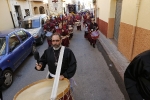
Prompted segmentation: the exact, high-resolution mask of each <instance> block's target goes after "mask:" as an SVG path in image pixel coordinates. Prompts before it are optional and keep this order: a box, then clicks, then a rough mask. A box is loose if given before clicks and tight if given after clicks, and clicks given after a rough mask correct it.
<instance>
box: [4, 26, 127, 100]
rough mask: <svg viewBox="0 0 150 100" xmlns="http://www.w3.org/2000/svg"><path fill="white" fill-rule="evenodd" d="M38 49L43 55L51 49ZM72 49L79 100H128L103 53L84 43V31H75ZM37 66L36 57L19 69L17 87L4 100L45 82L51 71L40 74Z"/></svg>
mask: <svg viewBox="0 0 150 100" xmlns="http://www.w3.org/2000/svg"><path fill="white" fill-rule="evenodd" d="M37 48H38V51H39V52H40V54H42V53H43V52H44V49H45V48H47V43H46V41H45V43H44V44H43V45H42V46H38V47H37ZM70 48H71V49H72V51H73V52H74V54H75V56H76V59H77V65H78V67H77V71H76V74H75V76H74V79H75V81H76V83H77V86H76V87H75V88H74V93H73V96H74V99H75V100H125V97H124V95H123V94H122V92H121V90H120V88H119V87H118V84H117V83H116V81H115V78H114V77H113V75H112V74H111V71H110V69H109V67H108V66H107V64H106V61H105V59H104V57H103V56H102V54H101V52H99V51H98V49H97V47H96V48H93V47H92V46H91V45H90V43H89V42H88V41H87V40H86V39H84V32H83V31H76V28H75V31H74V37H73V38H72V40H71V41H70ZM35 63H36V61H35V60H34V58H33V56H30V57H28V58H27V59H26V60H25V61H24V63H23V64H22V65H21V66H20V67H19V68H18V69H17V71H16V72H15V76H14V83H13V84H12V86H11V87H10V88H8V89H7V90H5V91H4V92H3V96H4V100H12V99H13V96H14V95H15V94H16V93H17V91H19V90H20V89H21V88H23V87H25V86H27V85H28V84H30V83H32V82H35V81H37V80H40V79H43V78H45V76H46V74H47V71H46V70H45V71H44V72H39V71H36V70H35V69H34V66H35ZM121 82H122V81H121Z"/></svg>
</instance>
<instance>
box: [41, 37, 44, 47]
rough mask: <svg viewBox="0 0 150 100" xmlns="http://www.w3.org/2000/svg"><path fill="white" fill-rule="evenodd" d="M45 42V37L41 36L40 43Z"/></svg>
mask: <svg viewBox="0 0 150 100" xmlns="http://www.w3.org/2000/svg"><path fill="white" fill-rule="evenodd" d="M43 42H44V39H43V36H41V38H40V44H41V45H42V44H43Z"/></svg>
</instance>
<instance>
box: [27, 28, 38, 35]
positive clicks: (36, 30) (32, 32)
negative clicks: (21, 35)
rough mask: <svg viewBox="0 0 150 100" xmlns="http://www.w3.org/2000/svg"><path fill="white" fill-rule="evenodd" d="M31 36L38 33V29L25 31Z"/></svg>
mask: <svg viewBox="0 0 150 100" xmlns="http://www.w3.org/2000/svg"><path fill="white" fill-rule="evenodd" d="M26 30H27V31H28V32H29V33H30V34H31V35H32V36H33V34H35V33H38V32H39V31H40V28H34V29H26Z"/></svg>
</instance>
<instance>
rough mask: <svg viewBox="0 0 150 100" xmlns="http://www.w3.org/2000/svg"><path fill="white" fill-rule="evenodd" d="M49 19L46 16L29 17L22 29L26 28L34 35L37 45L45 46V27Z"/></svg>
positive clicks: (23, 23) (23, 22)
mask: <svg viewBox="0 0 150 100" xmlns="http://www.w3.org/2000/svg"><path fill="white" fill-rule="evenodd" d="M47 19H48V16H47V15H46V14H38V15H34V16H28V17H26V18H25V19H24V20H23V21H22V24H21V27H22V28H25V29H26V30H28V31H29V32H30V33H31V34H32V36H33V37H34V39H35V41H36V43H40V44H43V42H44V37H45V32H44V29H43V25H44V24H45V22H46V20H47Z"/></svg>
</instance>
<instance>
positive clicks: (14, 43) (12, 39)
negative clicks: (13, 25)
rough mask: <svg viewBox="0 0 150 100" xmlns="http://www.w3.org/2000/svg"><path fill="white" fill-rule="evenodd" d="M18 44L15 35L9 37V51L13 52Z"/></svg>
mask: <svg viewBox="0 0 150 100" xmlns="http://www.w3.org/2000/svg"><path fill="white" fill-rule="evenodd" d="M19 44H20V41H19V39H18V37H17V36H16V35H15V34H13V35H11V36H10V38H9V49H10V51H13V50H14V49H15V48H16V47H17V46H18V45H19Z"/></svg>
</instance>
